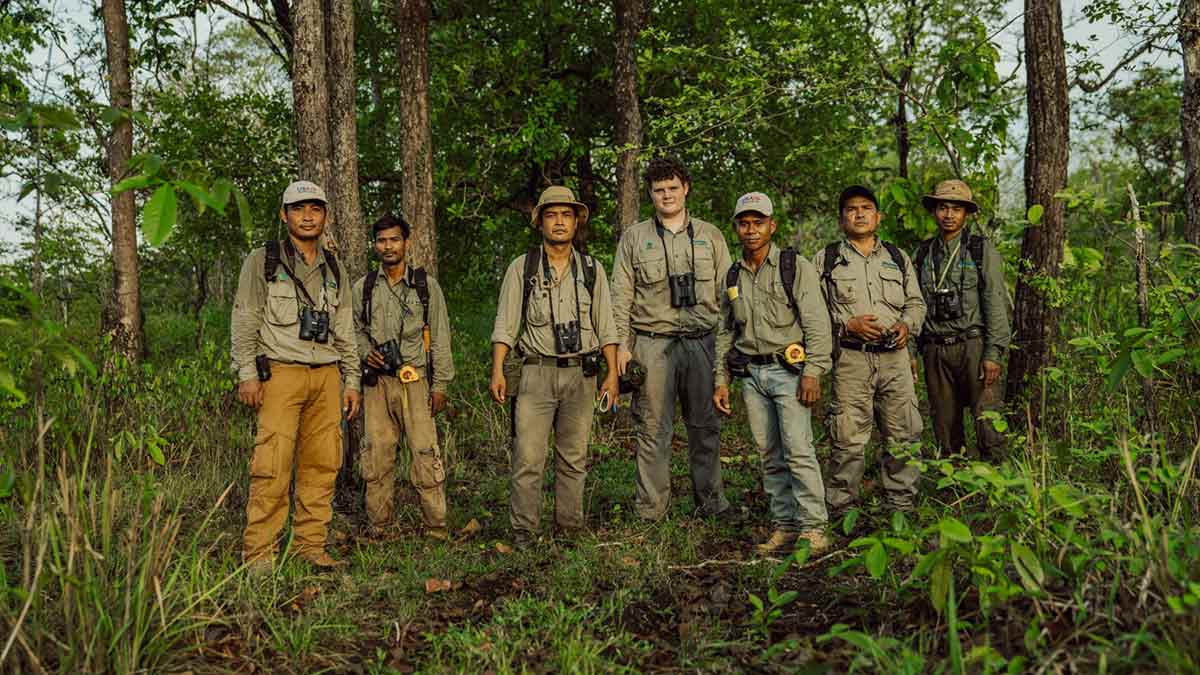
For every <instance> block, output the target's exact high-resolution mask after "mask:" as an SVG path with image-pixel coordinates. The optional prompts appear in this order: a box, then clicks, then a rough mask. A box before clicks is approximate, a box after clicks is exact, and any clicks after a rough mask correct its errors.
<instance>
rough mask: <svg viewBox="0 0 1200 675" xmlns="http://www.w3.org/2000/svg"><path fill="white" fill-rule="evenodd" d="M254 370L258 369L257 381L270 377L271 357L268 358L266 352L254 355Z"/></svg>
mask: <svg viewBox="0 0 1200 675" xmlns="http://www.w3.org/2000/svg"><path fill="white" fill-rule="evenodd" d="M254 370H256V371H258V381H259V382H266V381H267V380H269V379H271V359H268V358H267V355H266V354H259V355H258V356H256V357H254Z"/></svg>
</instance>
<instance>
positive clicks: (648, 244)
mask: <svg viewBox="0 0 1200 675" xmlns="http://www.w3.org/2000/svg"><path fill="white" fill-rule="evenodd" d="M652 248H654V242H652V241H647V242H646V250H647V251H649V250H650V249H652Z"/></svg>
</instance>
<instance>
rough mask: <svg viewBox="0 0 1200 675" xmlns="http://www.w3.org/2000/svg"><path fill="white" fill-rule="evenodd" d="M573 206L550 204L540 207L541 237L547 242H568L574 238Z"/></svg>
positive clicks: (575, 225)
mask: <svg viewBox="0 0 1200 675" xmlns="http://www.w3.org/2000/svg"><path fill="white" fill-rule="evenodd" d="M576 227H577V223H576V221H575V207H573V206H571V205H570V204H551V205H549V206H547V207H546V208H544V209H542V239H543V240H545V242H546V243H548V244H569V243H571V241H573V240H574V239H575V228H576Z"/></svg>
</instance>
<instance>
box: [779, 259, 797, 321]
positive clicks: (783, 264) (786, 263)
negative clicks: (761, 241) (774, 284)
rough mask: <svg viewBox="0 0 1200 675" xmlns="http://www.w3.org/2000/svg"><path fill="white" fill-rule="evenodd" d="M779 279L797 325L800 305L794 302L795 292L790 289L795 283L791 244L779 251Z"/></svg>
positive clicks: (794, 266)
mask: <svg viewBox="0 0 1200 675" xmlns="http://www.w3.org/2000/svg"><path fill="white" fill-rule="evenodd" d="M779 280H780V281H781V282H783V292H784V294H785V295H787V299H788V307H790V308H791V309H792V316H794V317H796V324H797V325H799V324H800V305H798V304H796V292H795V291H794V290H792V286H794V285H795V284H796V249H794V248H792V247H791V246H789V247H787V248H785V249H783V250H782V251H780V252H779Z"/></svg>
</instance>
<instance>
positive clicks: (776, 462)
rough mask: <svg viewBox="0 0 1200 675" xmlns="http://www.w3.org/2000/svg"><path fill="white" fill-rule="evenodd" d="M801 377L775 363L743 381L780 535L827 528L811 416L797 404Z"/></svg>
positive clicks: (760, 367)
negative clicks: (781, 532)
mask: <svg viewBox="0 0 1200 675" xmlns="http://www.w3.org/2000/svg"><path fill="white" fill-rule="evenodd" d="M799 388H800V376H799V375H797V374H795V373H792V372H790V371H788V370H787V369H785V368H784V367H783V366H781V365H779V364H777V363H771V364H765V365H751V366H750V377H747V378H745V379H744V380H742V400H743V401H745V403H746V414H747V416H748V417H749V418H750V433H751V435H753V436H754V444H755V445H757V446H758V452H759V455H760V456H761V458H762V468H763V488H764V489H765V490H766V491H767V495H768V496H770V498H771V521H772V522H773V523H774V525H775V527H776V528H777V529H780V530H788V531H795V532H799V531H802V530H808V529H813V528H820V527H824V526H825V524H826V522H828V520H829V515H828V513H827V512H826V511H825V485H824V483H823V482H822V481H821V465H820V463H819V462H817V449H816V447H815V446H814V445H813V432H812V411H811V410H810V409H808V408H806V407H804V405H802V404H801V403H800V401H799V399H797V398H796V392H798V391H799Z"/></svg>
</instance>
